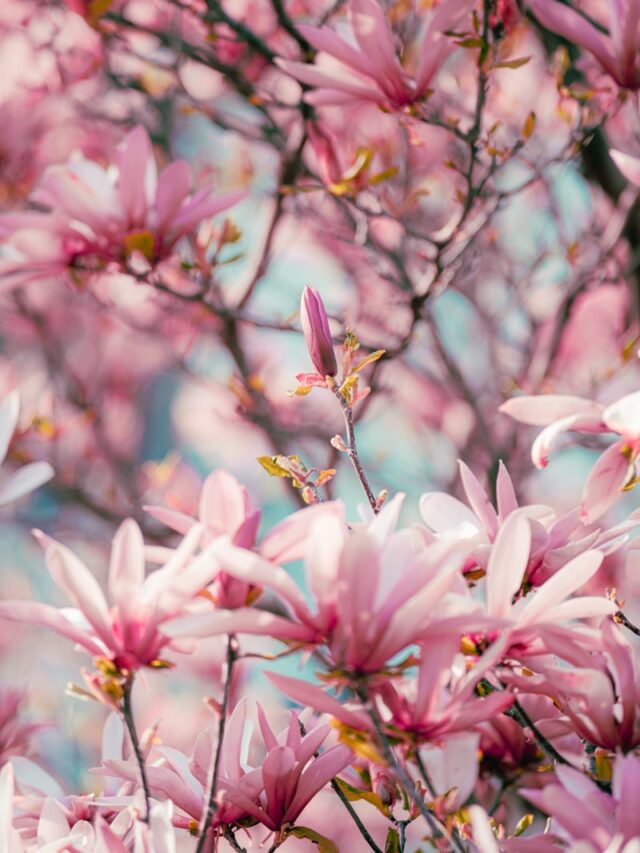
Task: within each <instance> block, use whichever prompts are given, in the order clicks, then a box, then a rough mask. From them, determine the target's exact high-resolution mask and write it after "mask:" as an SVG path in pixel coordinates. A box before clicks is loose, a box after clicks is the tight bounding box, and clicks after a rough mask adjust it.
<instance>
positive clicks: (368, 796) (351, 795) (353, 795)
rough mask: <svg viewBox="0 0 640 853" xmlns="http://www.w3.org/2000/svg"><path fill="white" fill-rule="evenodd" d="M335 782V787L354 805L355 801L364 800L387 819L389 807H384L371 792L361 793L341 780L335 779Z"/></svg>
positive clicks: (378, 798)
mask: <svg viewBox="0 0 640 853" xmlns="http://www.w3.org/2000/svg"><path fill="white" fill-rule="evenodd" d="M335 781H336V785H337V786H338V787H339V788H340V790H341V791H342V793H343V794H344V795H345V797H346V798H347V799H348V800H349V801H350V802H352V803H354V802H356V801H357V800H366V801H367V802H368V803H371V805H372V806H375V807H376V808H377V809H378V811H379V812H382V814H383V815H384V816H385V817H389V806H385V804H384V803H383V802H382V800H381V799H380V797H379V796H378V795H377V794H374V793H373V791H361V790H359V789H358V788H354V787H353V786H352V785H349V784H348V783H347V782H345V781H344V780H343V779H336V780H335Z"/></svg>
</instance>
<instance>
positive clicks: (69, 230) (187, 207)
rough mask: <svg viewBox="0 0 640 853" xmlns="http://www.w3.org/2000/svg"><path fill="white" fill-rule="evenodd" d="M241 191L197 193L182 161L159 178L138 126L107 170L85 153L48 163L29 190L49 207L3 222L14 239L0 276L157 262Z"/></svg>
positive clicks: (7, 279)
mask: <svg viewBox="0 0 640 853" xmlns="http://www.w3.org/2000/svg"><path fill="white" fill-rule="evenodd" d="M244 195H245V192H244V191H243V190H239V191H235V192H231V193H226V194H224V195H217V194H216V192H215V190H214V188H213V187H210V186H209V187H203V188H202V189H200V190H198V191H197V192H195V193H193V194H192V193H191V170H190V167H189V165H188V163H186V162H185V161H183V160H176V161H174V162H173V163H171V164H170V165H169V166H167V168H166V169H165V170H164V171H163V172H162V173H161V174H160V175H159V176H158V174H157V168H156V162H155V158H154V155H153V150H152V148H151V142H150V139H149V135H148V134H147V131H146V130H145V129H144V128H143V127H137V128H135V129H134V130H132V131H131V132H130V133H129V134H127V136H126V137H125V139H124V140H123V142H122V144H121V146H120V149H119V151H118V152H117V156H116V158H115V162H114V163H113V164H112V165H111V166H110V167H109V168H107V169H105V168H103V167H102V166H100V165H99V164H98V163H95V162H94V161H92V160H87V159H85V158H82V157H80V158H72V159H70V160H69V162H68V163H67V164H66V165H60V166H51V167H50V168H48V169H47V170H46V172H45V174H44V175H43V177H42V179H41V181H40V183H39V185H38V187H37V189H36V190H35V191H34V193H33V194H32V200H33V201H34V202H35V203H36V204H38V205H39V206H41V207H44V208H48V211H47V212H45V213H40V212H38V213H35V212H32V213H22V214H7V215H6V216H4V217H2V219H0V233H2V232H4V234H5V235H7V236H8V237H9V246H8V250H7V251H6V252H5V256H4V257H3V258H0V281H2V280H4V283H5V285H6V286H8V287H10V286H13V285H15V284H20V283H23V282H25V281H27V280H29V278H43V277H46V276H49V275H52V274H55V273H56V272H59V271H60V269H61V268H62V267H63V266H69V267H74V266H75V267H76V268H77V269H78V270H82V269H89V270H90V271H91V270H99V269H101V268H102V267H104V265H105V264H108V263H109V262H117V263H119V264H123V265H125V267H126V266H127V265H128V264H129V262H130V261H131V260H132V259H134V257H135V258H138V259H139V261H141V262H143V263H146V264H156V263H158V262H159V261H160V260H162V259H163V258H166V257H167V256H168V255H170V253H171V252H172V250H173V248H174V246H175V244H176V242H177V241H178V240H179V239H180V238H181V237H183V236H184V235H185V234H188V233H189V232H191V231H193V230H194V229H195V228H196V226H198V225H199V224H200V223H201V222H202V221H203V220H205V219H209V218H211V217H212V216H215V215H216V214H218V213H220V212H221V211H223V210H226V209H227V208H229V207H231V206H232V205H234V204H236V203H237V202H238V201H240V200H241V199H242V198H243V197H244ZM34 250H35V255H34V257H35V263H34V262H33V260H32V254H33V252H34Z"/></svg>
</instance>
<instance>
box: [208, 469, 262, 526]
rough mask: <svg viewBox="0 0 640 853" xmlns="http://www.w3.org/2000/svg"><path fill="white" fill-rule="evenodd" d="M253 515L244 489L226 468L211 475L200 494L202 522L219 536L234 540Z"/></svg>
mask: <svg viewBox="0 0 640 853" xmlns="http://www.w3.org/2000/svg"><path fill="white" fill-rule="evenodd" d="M250 511H251V506H250V504H249V496H248V495H247V490H246V489H245V488H244V486H241V485H240V483H239V482H238V481H237V480H236V478H235V477H234V476H233V475H232V474H229V472H228V471H224V470H223V469H222V468H221V469H219V470H218V471H214V472H213V474H209V476H208V477H207V479H206V480H205V481H204V484H203V486H202V492H201V494H200V510H199V515H200V521H201V522H202V524H204V525H205V526H206V527H208V528H209V529H211V530H213V531H215V533H216V535H221V534H223V533H226V534H227V535H228V536H233V534H234V533H235V532H236V530H237V529H238V528H239V527H240V525H241V524H242V523H243V522H244V520H245V519H246V517H247V516H248V515H249V512H250Z"/></svg>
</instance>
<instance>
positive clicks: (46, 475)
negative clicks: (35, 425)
mask: <svg viewBox="0 0 640 853" xmlns="http://www.w3.org/2000/svg"><path fill="white" fill-rule="evenodd" d="M19 412H20V397H19V395H18V392H17V391H12V392H11V393H10V394H8V395H7V396H6V397H5V399H4V400H3V401H2V402H1V403H0V465H1V464H2V463H3V462H4V460H5V458H6V456H7V452H8V450H9V443H10V441H11V437H12V436H13V433H14V432H15V429H16V426H17V424H18V415H19ZM53 474H54V471H53V468H52V467H51V465H50V464H49V463H48V462H32V463H31V464H29V465H24V466H23V467H22V468H21V469H20V470H19V471H17V472H16V473H15V474H13V475H11V476H10V477H9V478H8V479H6V480H5V481H4V483H2V485H0V506H5V505H6V504H9V503H13V502H14V501H17V500H19V499H20V498H22V497H24V496H25V495H28V494H29V493H30V492H32V491H34V489H37V488H38V487H39V486H42V485H43V484H44V483H46V482H48V481H49V480H50V479H51V478H52V477H53Z"/></svg>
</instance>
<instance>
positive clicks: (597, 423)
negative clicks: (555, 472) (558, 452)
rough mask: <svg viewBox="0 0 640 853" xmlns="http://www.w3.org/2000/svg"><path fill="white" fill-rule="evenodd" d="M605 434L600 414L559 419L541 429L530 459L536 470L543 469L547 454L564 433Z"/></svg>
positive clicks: (547, 459)
mask: <svg viewBox="0 0 640 853" xmlns="http://www.w3.org/2000/svg"><path fill="white" fill-rule="evenodd" d="M571 430H573V431H575V432H594V433H598V432H607V431H608V430H607V427H606V426H605V425H604V424H603V422H602V417H601V414H594V415H590V414H577V415H571V416H569V417H567V418H561V419H560V420H559V421H555V422H554V423H552V424H550V425H549V426H548V427H546V429H543V430H542V432H541V433H540V435H539V436H538V437H537V438H536V440H535V441H534V442H533V445H532V447H531V459H532V460H533V464H534V465H535V466H536V468H545V467H546V465H547V463H548V461H549V454H550V452H551V449H552V448H553V446H554V444H555V443H556V441H557V440H558V438H559V437H560V436H561V435H562V434H563V433H565V432H569V431H571Z"/></svg>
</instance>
